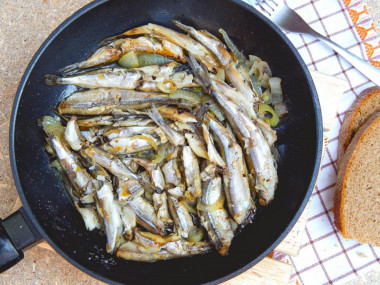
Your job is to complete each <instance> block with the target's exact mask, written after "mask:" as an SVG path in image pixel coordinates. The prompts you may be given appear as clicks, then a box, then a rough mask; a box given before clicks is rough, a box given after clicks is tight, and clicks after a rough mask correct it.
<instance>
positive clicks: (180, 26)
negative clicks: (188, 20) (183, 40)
mask: <svg viewBox="0 0 380 285" xmlns="http://www.w3.org/2000/svg"><path fill="white" fill-rule="evenodd" d="M172 22H173V24H174V25H176V26H177V27H178V28H180V29H181V30H184V31H185V32H188V31H189V30H190V29H191V27H190V26H186V25H184V24H182V23H181V22H180V21H177V20H172Z"/></svg>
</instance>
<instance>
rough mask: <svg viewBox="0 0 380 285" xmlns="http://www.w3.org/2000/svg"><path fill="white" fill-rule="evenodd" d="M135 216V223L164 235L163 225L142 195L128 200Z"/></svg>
mask: <svg viewBox="0 0 380 285" xmlns="http://www.w3.org/2000/svg"><path fill="white" fill-rule="evenodd" d="M128 205H129V206H130V207H131V208H132V209H133V211H134V212H135V214H136V217H137V224H139V225H140V226H142V227H143V228H145V229H147V230H148V231H151V232H152V233H155V234H158V235H165V227H164V225H163V224H162V223H160V221H159V220H158V219H157V215H156V212H155V211H154V208H153V206H152V205H151V204H150V203H149V202H148V201H147V200H146V199H144V198H143V197H142V196H137V197H134V198H133V199H131V200H129V201H128Z"/></svg>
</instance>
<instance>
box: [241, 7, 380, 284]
mask: <svg viewBox="0 0 380 285" xmlns="http://www.w3.org/2000/svg"><path fill="white" fill-rule="evenodd" d="M269 1H270V0H269ZM278 1H284V0H278ZM246 2H247V3H249V2H250V1H248V0H246ZM251 2H252V3H253V2H254V1H251ZM285 2H286V4H287V5H288V6H289V7H290V8H292V9H294V10H296V11H297V13H298V14H300V15H301V16H302V18H303V19H304V20H305V21H306V22H307V23H308V24H310V25H311V27H312V28H314V29H315V30H316V31H318V32H320V33H321V34H323V35H325V36H328V37H329V38H331V40H333V41H335V42H337V43H338V44H340V45H341V46H343V47H345V48H346V49H347V50H349V51H351V52H352V53H354V54H356V55H358V56H360V57H362V58H363V59H365V60H368V61H370V62H371V63H372V64H373V65H375V66H376V67H378V68H380V38H379V36H378V35H377V33H376V31H375V27H374V24H373V21H372V19H371V17H370V16H369V14H368V11H367V9H366V6H365V3H364V2H363V0H285ZM258 9H260V8H258ZM287 36H288V37H289V39H290V40H291V41H292V43H293V44H294V46H295V47H296V48H297V49H298V52H299V53H300V54H301V56H302V58H303V60H304V61H305V63H306V64H307V66H308V67H309V68H310V69H314V70H317V71H319V72H322V73H326V74H329V75H332V76H337V77H340V78H343V79H346V80H347V81H348V89H347V90H346V91H345V92H344V95H343V96H342V99H341V102H340V104H339V107H338V113H337V114H336V120H335V122H334V123H333V125H332V128H331V130H330V131H329V132H328V133H326V134H325V135H326V136H327V137H328V146H327V149H326V155H325V156H324V160H323V161H322V164H321V171H320V174H319V178H318V180H317V183H316V186H315V189H314V192H313V194H312V196H311V207H310V212H309V218H308V221H307V223H306V237H305V243H304V244H303V245H302V247H301V250H300V253H299V256H297V257H288V256H281V254H279V253H275V255H274V257H275V258H276V256H277V258H279V259H282V260H285V261H287V262H291V263H292V264H293V266H294V269H295V273H294V274H293V276H292V283H293V284H305V285H309V284H344V283H346V282H348V281H350V280H351V279H353V278H355V277H356V276H358V275H362V274H363V273H365V272H368V271H369V270H380V259H379V257H380V248H378V247H373V246H371V245H368V244H359V243H356V242H355V241H352V240H346V239H344V238H343V237H342V236H341V234H340V233H339V232H338V231H337V229H336V228H335V226H334V224H333V221H334V215H333V213H332V206H333V194H334V190H335V183H336V175H337V166H336V157H337V144H338V133H339V129H340V127H341V124H342V120H343V118H344V115H345V112H346V110H347V109H348V108H349V107H350V105H351V104H352V103H353V102H354V100H355V99H356V98H357V96H358V95H359V93H360V92H361V91H362V90H364V89H366V88H368V87H371V86H373V85H374V84H373V83H372V82H370V81H369V80H368V79H367V78H365V77H364V76H362V75H361V74H360V73H359V72H358V71H357V70H356V69H355V68H354V67H353V66H352V65H351V64H349V63H348V62H347V61H345V60H344V59H343V58H341V57H340V56H338V55H337V54H336V53H335V52H334V51H333V50H331V49H330V48H329V47H327V46H326V45H324V44H323V43H321V42H320V41H319V40H316V39H315V38H313V37H309V36H301V35H298V34H291V33H288V34H287ZM379 283H380V280H379Z"/></svg>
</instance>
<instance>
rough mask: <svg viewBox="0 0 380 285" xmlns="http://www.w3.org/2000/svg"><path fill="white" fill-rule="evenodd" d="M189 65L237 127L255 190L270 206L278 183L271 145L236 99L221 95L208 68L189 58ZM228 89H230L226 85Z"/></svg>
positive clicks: (235, 128) (235, 127) (264, 203)
mask: <svg viewBox="0 0 380 285" xmlns="http://www.w3.org/2000/svg"><path fill="white" fill-rule="evenodd" d="M189 65H190V66H191V67H192V69H193V71H194V73H195V74H196V75H197V77H198V78H199V82H200V83H201V84H202V86H203V87H204V88H205V89H206V90H208V92H209V93H210V94H212V95H213V96H214V98H215V99H216V100H217V101H218V103H219V104H220V105H221V106H222V108H223V109H224V112H225V113H226V116H227V119H228V121H229V123H230V124H231V126H232V127H233V128H234V131H235V133H236V134H237V135H238V138H239V140H240V142H241V144H242V145H243V146H244V148H245V149H246V150H247V153H248V154H249V156H248V157H249V160H250V163H252V165H253V168H254V172H255V173H256V186H255V187H256V191H257V192H258V193H259V196H260V197H261V198H260V200H259V201H260V204H261V205H268V203H269V202H270V201H271V200H273V198H274V192H275V189H276V187H277V183H278V176H277V171H276V168H275V162H274V159H273V156H272V153H271V150H270V147H269V144H268V141H267V140H266V139H265V138H264V136H263V133H262V132H261V130H260V129H259V128H258V127H257V126H256V124H255V123H254V122H253V121H252V120H251V119H250V117H249V116H248V115H247V113H246V112H245V110H244V109H243V108H241V107H240V105H239V104H238V103H237V102H236V101H235V100H234V98H231V97H229V96H227V94H226V93H223V92H221V90H220V89H219V88H218V86H217V85H216V84H215V81H214V80H215V79H213V78H211V77H210V76H209V74H208V72H207V70H206V69H205V67H202V66H200V65H199V63H198V62H197V61H196V60H195V59H194V58H193V57H191V56H190V57H189ZM225 85H226V86H225V88H228V87H227V86H228V85H227V84H225Z"/></svg>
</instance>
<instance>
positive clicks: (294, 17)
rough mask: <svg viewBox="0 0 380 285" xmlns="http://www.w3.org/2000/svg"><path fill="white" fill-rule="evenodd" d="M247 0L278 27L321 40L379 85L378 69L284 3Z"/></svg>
mask: <svg viewBox="0 0 380 285" xmlns="http://www.w3.org/2000/svg"><path fill="white" fill-rule="evenodd" d="M249 2H250V3H251V5H252V6H254V5H253V4H257V5H258V6H259V7H260V8H261V10H262V11H260V12H261V13H262V14H264V15H265V16H267V17H268V18H269V19H270V20H271V21H272V22H273V23H275V24H276V25H277V26H278V27H279V28H280V29H282V30H285V31H288V32H293V33H298V34H304V35H310V36H313V37H315V38H317V39H319V40H321V41H323V42H324V43H325V44H327V45H328V46H329V47H331V48H332V49H333V50H335V51H336V52H337V53H339V54H340V55H341V56H342V57H343V58H345V59H346V60H347V61H348V62H350V63H351V64H352V65H353V66H354V67H356V69H357V70H359V71H360V72H361V73H362V74H363V75H365V76H366V77H367V78H368V79H370V80H371V81H372V82H374V83H375V84H376V85H380V70H379V69H377V68H376V67H374V66H373V65H372V64H370V63H368V62H366V61H365V60H363V59H361V58H360V57H358V56H356V55H354V54H352V53H351V52H349V51H347V50H346V49H344V48H343V47H341V46H340V45H338V44H336V43H334V42H333V41H331V40H330V39H328V38H326V37H324V36H322V35H321V34H320V33H318V32H316V31H315V30H313V29H312V28H311V27H310V26H309V25H308V24H307V23H306V22H305V21H304V20H303V19H302V18H301V17H300V16H299V15H298V14H297V13H296V12H295V11H294V10H292V9H290V8H289V7H288V6H286V5H285V4H279V3H277V2H276V1H274V0H249ZM252 2H254V3H252Z"/></svg>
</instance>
